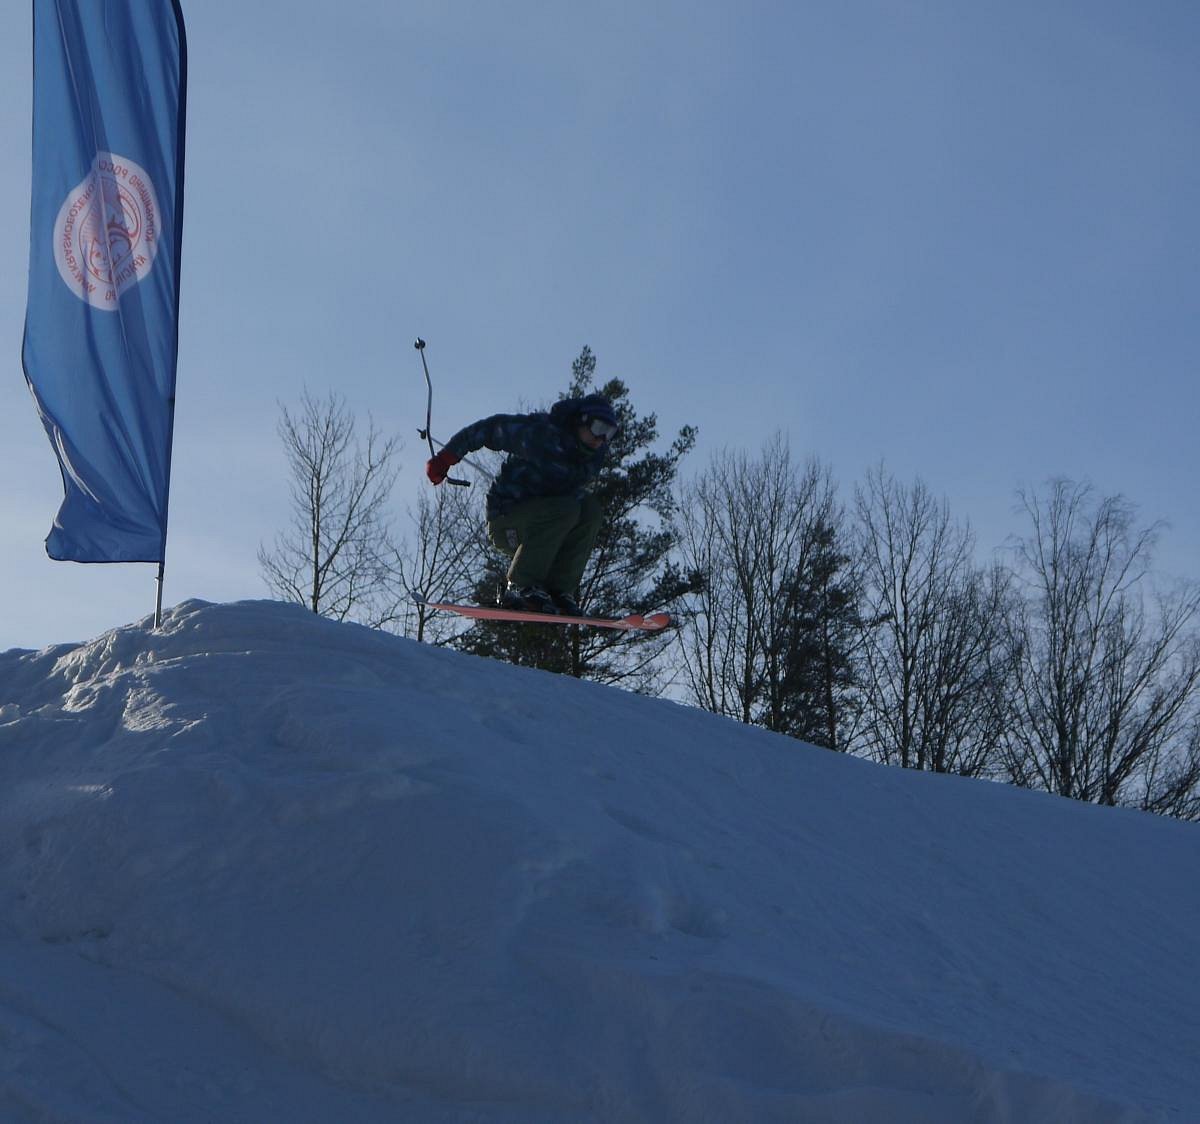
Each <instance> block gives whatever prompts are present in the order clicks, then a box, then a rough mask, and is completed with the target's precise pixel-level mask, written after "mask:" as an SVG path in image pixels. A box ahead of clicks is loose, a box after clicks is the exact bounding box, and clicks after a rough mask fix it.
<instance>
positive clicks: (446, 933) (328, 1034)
mask: <svg viewBox="0 0 1200 1124" xmlns="http://www.w3.org/2000/svg"><path fill="white" fill-rule="evenodd" d="M0 781H2V783H0V895H2V901H3V914H2V915H0V917H2V922H0V1119H3V1120H4V1121H16V1122H20V1121H42V1120H64V1121H89V1122H90V1121H113V1122H116V1121H120V1122H122V1124H128V1122H142V1121H145V1122H151V1121H154V1122H158V1121H165V1120H171V1121H173V1122H179V1124H189V1122H192V1121H195V1122H200V1121H247V1122H249V1121H264V1120H288V1121H313V1122H317V1121H333V1120H354V1121H363V1122H368V1124H370V1122H374V1121H379V1122H383V1121H389V1122H391V1121H397V1120H403V1121H409V1120H411V1121H418V1122H426V1121H429V1122H434V1124H436V1122H441V1121H502V1122H510V1121H511V1122H514V1124H515V1122H518V1121H520V1122H529V1121H546V1122H551V1121H554V1122H558V1121H646V1122H652V1121H653V1122H661V1121H688V1122H694V1121H747V1122H761V1121H797V1120H802V1121H830V1122H834V1121H837V1122H840V1121H847V1122H850V1121H855V1122H858V1121H887V1122H891V1121H912V1122H913V1124H917V1122H920V1124H930V1122H933V1124H939V1122H945V1124H951V1122H959V1121H1013V1122H1014V1124H1016V1122H1029V1121H1055V1122H1061V1121H1087V1122H1089V1124H1091V1122H1096V1121H1122V1122H1126V1121H1128V1122H1135V1121H1139V1122H1140V1121H1158V1120H1163V1121H1174V1120H1179V1121H1189V1120H1196V1119H1200V1065H1198V1064H1197V1058H1200V974H1198V973H1197V972H1196V970H1195V955H1196V954H1195V941H1196V933H1197V932H1200V885H1198V880H1197V879H1196V877H1195V872H1196V870H1197V869H1200V831H1198V830H1197V828H1196V827H1195V825H1188V824H1180V823H1176V822H1172V821H1167V820H1161V819H1157V818H1154V817H1150V816H1144V815H1140V814H1136V813H1132V812H1124V811H1114V810H1111V809H1098V808H1093V807H1088V806H1084V805H1079V804H1075V803H1071V802H1068V801H1062V800H1057V799H1054V798H1050V797H1047V796H1044V795H1039V794H1035V793H1028V792H1020V791H1017V790H1013V789H1010V788H1006V787H1003V786H996V785H988V784H983V783H979V782H971V781H965V780H961V779H958V778H950V777H935V776H929V775H923V774H914V773H905V772H902V771H899V770H890V769H885V768H881V767H877V766H873V765H870V764H868V763H865V762H861V761H857V760H853V759H848V758H844V757H840V756H838V755H835V754H831V753H827V752H825V751H822V750H816V749H813V748H811V747H807V746H803V745H801V744H800V743H797V742H795V741H791V740H788V739H785V738H780V737H776V736H773V735H770V734H767V733H764V732H763V731H759V730H754V729H748V728H745V727H742V726H739V725H737V724H735V723H731V722H727V721H724V720H722V719H718V718H714V717H713V716H711V715H707V714H703V713H701V712H698V711H693V710H689V709H686V708H683V707H679V706H677V705H674V704H672V703H669V702H664V701H660V700H650V699H644V698H639V697H636V696H631V695H629V694H626V693H624V692H620V691H616V690H613V689H609V688H603V687H599V686H596V685H594V684H588V683H579V682H575V681H572V680H568V679H562V678H558V677H555V676H551V675H547V674H543V673H539V672H533V671H529V670H525V669H519V668H514V667H510V666H507V665H503V664H498V663H494V662H490V661H484V660H479V659H474V658H472V657H467V656H461V655H458V654H456V653H452V652H449V651H443V650H438V649H434V648H430V647H427V646H423V645H418V644H416V643H413V642H410V641H406V640H401V639H397V638H395V637H391V636H387V635H383V634H380V633H376V632H371V631H368V630H366V629H362V628H358V627H356V626H352V625H337V624H332V623H330V622H327V621H323V620H319V619H317V618H315V617H313V616H312V615H311V614H308V613H305V612H303V611H302V610H300V609H298V608H294V607H288V606H283V605H279V604H275V603H270V602H246V603H239V604H235V605H209V604H205V603H202V602H196V601H192V602H187V603H185V604H183V605H180V606H178V607H176V608H175V609H174V610H172V611H171V612H170V613H169V614H168V616H167V619H166V621H165V624H164V627H163V629H162V630H161V631H160V632H158V633H155V632H153V631H152V630H150V629H149V628H148V627H147V626H146V623H145V622H143V624H141V625H137V626H130V627H128V628H124V629H118V630H115V631H113V632H110V633H107V634H106V635H104V636H102V637H100V638H98V639H97V640H95V641H93V642H91V643H88V644H82V645H79V646H74V647H70V646H65V647H59V648H55V649H49V650H47V651H44V652H40V653H29V652H18V651H12V652H8V653H4V654H0Z"/></svg>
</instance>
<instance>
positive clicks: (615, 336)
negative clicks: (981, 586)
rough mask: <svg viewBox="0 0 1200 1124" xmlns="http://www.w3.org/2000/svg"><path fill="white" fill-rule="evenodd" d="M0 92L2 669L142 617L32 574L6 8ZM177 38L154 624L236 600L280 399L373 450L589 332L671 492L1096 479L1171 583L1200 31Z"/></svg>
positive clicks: (76, 574)
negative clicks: (178, 107) (691, 481)
mask: <svg viewBox="0 0 1200 1124" xmlns="http://www.w3.org/2000/svg"><path fill="white" fill-rule="evenodd" d="M13 7H15V8H16V10H14V11H10V12H9V13H7V15H6V18H5V26H4V34H3V35H2V36H0V66H3V72H4V74H5V75H6V79H5V85H6V91H7V92H8V95H9V96H8V97H7V98H6V99H5V100H4V102H3V104H0V140H2V142H3V146H4V151H5V153H6V156H7V173H8V174H7V175H6V176H4V177H3V179H2V181H0V211H2V213H4V214H6V215H8V216H9V227H8V231H7V241H8V243H9V245H10V247H11V252H10V255H9V259H10V269H9V270H8V271H6V272H5V274H4V275H3V276H0V352H2V353H6V354H7V355H8V356H9V361H8V370H9V374H8V377H7V378H6V379H4V380H2V381H0V473H2V477H3V479H5V480H7V481H9V482H10V483H9V487H8V488H7V489H6V490H5V499H4V514H3V517H2V518H0V546H2V548H3V549H2V550H0V589H2V590H3V594H2V595H0V596H2V598H3V600H2V601H0V604H2V605H3V610H2V611H0V649H3V648H7V647H11V646H18V647H40V646H42V645H45V644H49V643H53V642H58V641H67V640H77V639H82V638H85V637H88V636H92V635H94V634H96V633H97V632H99V631H101V630H102V629H104V628H107V627H111V626H113V625H117V624H121V623H124V622H126V621H128V620H131V619H134V618H137V617H140V616H141V615H143V614H144V613H146V612H149V611H150V610H151V609H152V608H153V600H154V585H153V567H149V566H120V567H114V566H78V565H72V564H66V563H53V562H50V561H48V560H47V559H46V557H45V554H44V550H43V545H42V544H43V539H44V538H45V535H46V533H47V531H48V530H49V526H50V523H51V520H52V518H53V515H54V512H55V511H56V510H57V508H58V504H59V502H60V499H61V484H60V480H59V474H58V469H57V465H56V463H55V461H54V457H53V453H52V451H51V449H50V445H49V442H48V441H47V440H46V438H45V436H44V434H43V432H42V430H41V427H40V425H39V423H38V421H37V418H36V415H35V412H34V409H33V405H32V402H31V400H30V398H29V396H28V393H27V391H26V389H25V386H24V379H23V376H22V374H21V366H20V342H21V330H22V322H23V318H24V305H25V281H26V278H25V263H26V257H27V246H28V214H29V128H30V125H29V121H30V97H31V90H30V85H31V76H30V49H29V46H30V17H29V12H28V10H23V9H24V8H25V6H23V5H22V6H13ZM184 12H185V17H186V19H187V26H188V36H189V46H190V59H189V62H190V75H191V83H190V89H189V107H190V114H189V126H188V127H189V134H188V160H187V203H186V208H187V209H186V221H185V232H184V263H183V320H182V325H181V342H180V361H179V385H178V412H177V422H176V433H175V470H174V478H173V481H172V509H171V534H170V541H169V545H168V564H167V587H166V600H167V602H168V603H175V602H177V601H181V600H183V599H185V598H188V597H200V598H204V599H207V600H232V599H237V598H243V597H256V596H261V595H263V594H264V593H265V587H264V586H263V584H262V582H261V579H260V576H259V573H258V565H257V561H256V557H255V556H256V552H257V549H258V546H259V544H260V542H262V541H263V540H269V539H270V538H272V537H273V535H274V533H275V532H276V530H278V529H279V528H280V527H281V526H282V524H283V521H284V518H285V513H284V505H285V502H286V483H287V482H286V476H285V472H284V467H283V459H282V455H281V452H280V449H279V447H278V440H277V438H276V435H275V422H276V419H277V416H278V406H277V402H278V401H280V400H282V401H284V402H289V403H291V402H295V401H296V399H297V398H298V397H299V394H300V392H301V389H302V388H303V387H304V386H305V385H307V386H309V387H310V388H312V389H313V390H315V391H318V392H324V391H325V390H327V389H330V388H336V389H338V390H340V391H341V392H342V393H344V394H345V396H346V398H347V399H348V401H349V402H350V404H351V406H352V407H353V408H354V409H355V411H356V412H357V413H358V414H359V415H360V416H361V417H362V418H363V419H364V421H365V418H366V415H367V413H368V412H371V413H373V415H374V417H375V419H376V421H377V422H378V424H379V425H380V426H381V427H382V428H384V429H386V430H389V431H394V432H398V433H400V434H401V435H402V436H403V437H404V439H405V444H406V447H405V450H404V453H403V478H402V483H401V487H400V489H399V491H398V494H397V502H398V505H399V506H402V505H403V504H404V503H405V502H406V501H408V500H409V499H410V498H411V497H412V496H413V495H415V493H416V490H417V489H418V488H420V487H422V486H427V485H424V482H423V474H422V465H423V460H424V457H423V455H422V453H423V446H422V445H421V444H420V443H419V441H418V439H417V437H416V432H415V430H416V427H417V425H418V424H420V423H421V422H422V420H423V412H424V381H423V378H422V376H421V372H420V364H419V361H418V359H417V356H416V353H415V352H414V351H413V349H412V340H413V338H414V337H415V336H416V335H418V334H420V335H422V336H424V337H425V338H426V339H427V340H428V341H429V349H428V352H427V355H428V358H429V362H430V366H431V369H432V371H433V374H434V379H435V384H436V389H437V398H436V400H435V418H434V422H435V426H434V428H435V433H436V434H440V435H441V436H449V434H450V433H451V432H452V431H453V430H454V429H456V428H458V427H459V426H460V425H462V424H465V423H466V422H469V421H472V420H474V419H475V418H477V417H480V416H482V415H484V414H487V413H491V412H495V411H498V410H507V409H513V408H516V407H517V406H518V405H520V404H522V403H525V404H529V403H537V402H541V401H545V400H548V399H550V398H552V397H553V396H554V395H555V394H557V392H558V391H559V390H561V389H562V388H563V387H564V386H565V384H566V381H567V379H568V377H569V370H570V363H571V360H572V359H573V358H574V357H575V355H577V354H578V352H579V349H580V347H581V346H583V345H584V344H588V345H590V346H591V347H592V348H593V350H594V351H595V352H596V354H597V356H598V358H599V361H600V373H601V375H602V376H605V377H607V376H612V375H618V376H620V377H622V378H624V379H625V380H626V381H627V383H628V384H629V386H630V388H631V390H632V394H633V400H634V403H635V405H636V406H637V407H638V409H639V410H640V411H642V412H649V411H654V412H656V413H657V414H658V415H659V419H660V423H661V426H662V428H663V430H664V431H665V432H671V431H673V430H674V429H676V428H678V427H679V426H680V425H683V424H685V423H691V424H695V425H697V426H699V428H700V434H701V440H700V444H699V446H698V449H697V451H696V453H695V454H693V457H692V459H691V467H692V469H694V470H699V469H700V468H702V467H703V466H704V464H705V463H706V461H707V458H708V456H709V454H710V453H711V452H712V451H713V450H715V449H717V448H719V447H721V446H722V445H729V446H733V447H744V448H748V449H757V448H758V447H759V445H760V444H761V443H762V442H763V441H764V440H765V439H766V438H767V437H768V436H769V435H770V433H771V432H772V431H773V430H775V429H777V428H778V429H781V430H783V431H784V432H785V433H786V434H787V435H788V437H789V438H790V441H791V445H792V449H793V451H794V452H795V453H796V454H797V455H799V456H806V455H809V454H813V455H816V456H818V457H820V458H822V459H823V460H825V461H826V462H828V463H830V464H831V465H832V467H833V469H834V472H835V475H836V477H837V478H838V480H839V481H840V482H841V484H842V488H843V495H844V498H846V499H849V497H850V495H851V493H852V489H853V486H854V484H855V482H856V481H858V480H859V479H861V477H862V475H863V473H864V471H865V470H866V469H867V467H868V466H870V465H872V464H874V463H876V462H878V461H879V460H881V459H883V460H885V461H886V463H887V464H888V466H889V467H890V468H891V469H892V470H893V471H894V472H895V473H896V474H897V475H899V476H900V477H901V478H904V479H911V478H912V477H913V476H915V475H920V476H921V477H922V478H923V479H924V480H925V481H926V482H927V483H928V484H929V485H930V487H931V488H932V489H933V490H934V491H935V492H937V493H939V494H944V495H945V496H946V497H947V498H948V500H949V502H950V505H951V509H952V511H953V512H954V514H956V515H957V516H959V517H961V518H964V519H970V521H971V522H972V524H973V525H974V527H975V529H976V532H977V535H978V538H979V541H980V545H981V549H984V550H990V549H991V548H993V547H995V546H998V545H1000V544H1001V543H1002V542H1003V540H1004V539H1005V537H1006V536H1007V535H1009V534H1010V533H1011V532H1013V531H1016V530H1019V529H1020V527H1021V524H1020V521H1019V520H1018V519H1017V517H1016V516H1015V515H1014V514H1013V507H1014V503H1015V497H1014V492H1015V489H1016V488H1017V486H1018V485H1020V484H1032V485H1036V484H1038V483H1039V482H1040V481H1042V480H1044V479H1046V478H1047V477H1049V476H1052V475H1056V474H1063V475H1070V476H1073V477H1077V478H1086V479H1089V480H1091V481H1092V482H1093V483H1094V484H1095V485H1096V487H1097V488H1098V489H1099V490H1101V491H1103V492H1117V491H1120V492H1123V493H1125V494H1126V495H1127V496H1128V497H1129V498H1130V499H1132V500H1133V501H1134V502H1135V503H1137V504H1138V506H1139V508H1140V511H1141V513H1142V516H1143V518H1144V520H1146V521H1150V520H1155V519H1165V520H1167V521H1169V522H1170V524H1171V528H1170V530H1169V531H1167V532H1166V534H1165V535H1164V537H1163V540H1162V544H1161V547H1160V552H1159V553H1160V560H1161V568H1162V569H1163V570H1164V571H1165V572H1167V573H1169V574H1175V575H1179V576H1190V577H1200V572H1198V570H1200V567H1198V566H1197V562H1196V560H1197V559H1198V558H1200V510H1198V506H1197V503H1196V495H1197V492H1198V491H1200V452H1197V441H1196V433H1195V428H1196V419H1197V418H1198V417H1200V389H1198V383H1200V379H1198V375H1200V371H1198V366H1200V363H1198V359H1197V353H1198V350H1200V349H1198V346H1197V345H1198V342H1200V325H1198V318H1197V308H1198V307H1200V252H1198V251H1200V217H1198V215H1197V208H1196V205H1195V201H1196V199H1198V198H1200V148H1198V147H1197V144H1196V139H1195V138H1196V137H1197V135H1200V68H1197V66H1196V65H1195V60H1196V48H1197V45H1198V44H1200V9H1198V8H1196V7H1195V6H1194V5H1192V4H1189V3H1176V2H1171V0H1162V2H1155V3H1143V2H1137V0H1129V2H1120V3H1104V2H1087V3H1084V2H1079V3H1073V2H1057V3H1054V4H1044V3H1026V2H1017V3H1014V2H1004V3H1000V2H994V3H993V2H988V3H950V2H944V3H939V2H925V3H915V2H914V3H882V2H880V3H866V2H861V0H851V2H838V3H833V2H828V3H800V4H793V3H744V2H738V3H733V2H728V3H714V4H709V5H703V6H699V5H694V4H684V3H675V2H666V3H656V4H654V5H644V4H641V3H609V4H600V5H587V6H584V5H562V4H551V3H522V2H515V3H508V4H505V5H492V4H482V3H478V4H464V3H443V2H439V3H433V2H429V3H423V4H422V3H413V4H403V5H397V4H394V3H392V2H391V0H386V2H385V0H347V2H344V3H339V4H333V3H317V2H312V0H304V2H292V3H286V4H285V3H282V2H281V0H258V2H256V3H255V4H253V5H245V4H241V3H234V2H233V0H205V2H204V3H203V4H200V3H196V2H193V3H190V4H189V3H188V2H187V0H184Z"/></svg>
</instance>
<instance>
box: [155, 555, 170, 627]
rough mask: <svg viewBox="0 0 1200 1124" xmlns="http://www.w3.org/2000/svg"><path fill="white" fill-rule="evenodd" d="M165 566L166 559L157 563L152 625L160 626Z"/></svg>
mask: <svg viewBox="0 0 1200 1124" xmlns="http://www.w3.org/2000/svg"><path fill="white" fill-rule="evenodd" d="M166 568H167V563H166V561H165V560H164V561H162V562H160V563H159V564H158V577H157V578H155V583H156V584H157V585H158V597H157V599H156V600H155V602H154V627H155V628H161V627H162V595H163V573H164V571H165V570H166Z"/></svg>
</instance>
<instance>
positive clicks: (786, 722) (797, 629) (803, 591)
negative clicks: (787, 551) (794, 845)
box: [760, 512, 861, 750]
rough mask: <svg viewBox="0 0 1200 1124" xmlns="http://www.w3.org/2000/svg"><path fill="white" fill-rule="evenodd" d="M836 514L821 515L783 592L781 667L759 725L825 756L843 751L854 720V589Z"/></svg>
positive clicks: (856, 624)
mask: <svg viewBox="0 0 1200 1124" xmlns="http://www.w3.org/2000/svg"><path fill="white" fill-rule="evenodd" d="M840 540H841V528H840V512H839V513H837V515H835V516H834V518H833V519H830V518H828V517H827V516H826V515H825V514H824V513H823V514H822V516H821V517H820V518H819V520H818V523H817V525H816V527H815V528H814V530H813V544H812V548H811V553H810V554H809V555H808V556H807V557H806V558H805V559H804V561H803V564H802V565H801V567H800V568H799V569H798V570H797V571H796V572H795V573H794V574H793V575H792V577H791V579H790V580H789V581H788V582H787V583H786V584H785V585H784V587H783V590H782V593H783V601H784V606H785V608H784V612H783V614H782V615H781V619H782V620H783V621H784V634H783V636H782V637H781V638H780V642H779V643H778V644H777V646H776V647H777V651H778V653H779V656H778V658H779V661H780V664H781V665H782V667H781V674H780V676H779V678H778V690H777V700H776V705H775V706H773V707H771V708H770V713H767V714H764V715H762V716H761V717H760V722H761V724H763V725H767V726H768V727H769V728H771V729H775V730H778V731H779V732H780V733H784V734H789V735H791V736H792V737H794V738H799V739H800V740H801V741H806V742H811V743H812V744H813V745H820V746H824V747H825V748H826V749H836V750H844V749H846V747H847V745H848V743H849V741H850V737H851V732H850V729H848V727H850V728H852V727H853V718H854V716H855V715H856V714H857V710H858V707H857V698H856V683H855V676H854V666H853V659H852V655H853V650H854V647H855V643H856V638H857V635H858V632H859V630H860V627H861V625H860V618H859V582H858V578H857V575H856V574H855V572H854V569H853V566H852V560H851V558H850V556H849V555H848V554H847V553H846V552H845V551H844V550H843V549H842V548H841V545H840Z"/></svg>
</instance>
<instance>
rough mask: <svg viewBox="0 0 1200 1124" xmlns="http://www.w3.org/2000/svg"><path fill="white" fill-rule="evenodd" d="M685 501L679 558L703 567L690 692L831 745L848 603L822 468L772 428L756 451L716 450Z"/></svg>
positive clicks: (850, 591) (709, 703)
mask: <svg viewBox="0 0 1200 1124" xmlns="http://www.w3.org/2000/svg"><path fill="white" fill-rule="evenodd" d="M680 509H681V515H680V548H681V554H682V558H683V567H684V568H685V569H687V570H689V571H695V572H699V573H701V574H703V575H704V584H703V587H702V588H701V589H700V590H699V592H697V593H695V594H693V595H692V597H691V598H690V600H689V603H688V614H687V615H688V623H687V627H686V628H685V629H684V631H683V633H682V636H681V641H680V656H681V659H682V663H683V670H684V676H685V679H686V681H687V683H688V686H689V688H690V691H691V694H692V697H693V698H694V699H695V701H696V702H697V703H698V704H699V705H700V706H702V707H704V708H705V709H707V710H711V711H714V712H716V713H718V714H725V715H728V716H730V717H733V718H737V719H738V720H740V721H742V722H746V723H754V724H756V725H761V726H765V727H766V728H768V729H771V730H776V731H778V732H781V733H787V734H791V735H793V736H795V737H801V738H804V739H805V740H810V741H818V742H820V743H821V744H825V745H828V746H830V747H831V748H835V747H838V745H839V736H840V735H839V717H840V706H841V702H842V696H843V694H844V691H845V688H846V685H847V684H846V680H845V675H844V672H845V669H846V668H847V667H848V660H847V659H845V658H844V656H845V653H844V652H843V651H842V650H841V648H840V640H841V632H840V625H841V623H842V622H844V620H845V618H846V614H847V613H852V612H854V611H855V607H854V603H853V602H854V588H853V583H850V584H847V583H846V582H845V580H844V573H843V571H844V567H845V564H846V563H847V562H848V561H849V559H848V558H847V557H846V556H844V555H843V554H842V553H841V552H840V550H839V547H838V540H839V536H840V528H841V512H840V509H839V508H838V505H837V503H836V496H835V489H834V486H833V483H832V481H831V478H830V474H829V471H828V469H826V468H824V467H822V466H821V465H820V464H818V463H817V462H816V461H810V462H809V463H808V464H807V465H806V466H804V467H803V468H799V467H798V466H796V465H795V464H794V463H793V461H792V457H791V452H790V450H789V448H788V446H787V444H786V442H785V441H784V439H783V437H782V436H781V435H779V434H776V435H775V436H774V437H773V438H772V439H771V440H770V441H769V442H768V443H767V445H766V446H765V447H764V448H763V451H762V454H761V456H760V457H759V458H758V459H756V460H751V459H750V458H748V457H747V456H746V455H745V454H744V453H732V452H729V451H724V452H722V453H720V454H718V455H717V456H715V457H714V458H713V461H712V463H711V465H710V467H709V469H708V470H707V471H706V472H705V473H704V474H703V475H702V476H701V477H700V478H699V479H698V480H697V481H695V482H693V483H692V484H690V485H689V486H688V487H687V488H686V489H685V490H684V496H683V499H682V502H681V504H680Z"/></svg>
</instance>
